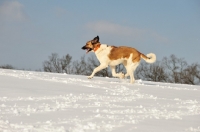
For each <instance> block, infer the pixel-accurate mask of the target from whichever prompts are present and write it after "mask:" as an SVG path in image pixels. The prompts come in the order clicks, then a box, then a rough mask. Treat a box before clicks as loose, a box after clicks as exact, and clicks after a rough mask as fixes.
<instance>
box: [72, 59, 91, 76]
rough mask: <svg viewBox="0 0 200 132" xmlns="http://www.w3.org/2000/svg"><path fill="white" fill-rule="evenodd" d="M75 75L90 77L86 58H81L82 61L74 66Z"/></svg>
mask: <svg viewBox="0 0 200 132" xmlns="http://www.w3.org/2000/svg"><path fill="white" fill-rule="evenodd" d="M72 72H73V74H77V75H89V74H88V65H87V62H86V61H85V56H82V57H81V60H80V61H74V62H73V66H72Z"/></svg>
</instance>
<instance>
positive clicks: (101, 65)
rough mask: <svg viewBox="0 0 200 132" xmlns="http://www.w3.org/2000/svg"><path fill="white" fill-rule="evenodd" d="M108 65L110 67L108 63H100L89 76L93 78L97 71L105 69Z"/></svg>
mask: <svg viewBox="0 0 200 132" xmlns="http://www.w3.org/2000/svg"><path fill="white" fill-rule="evenodd" d="M106 67H108V65H106V64H100V65H99V66H98V67H96V68H95V69H94V70H93V72H92V74H91V75H90V76H89V77H88V79H91V78H93V76H94V75H95V74H96V73H97V72H99V71H101V70H102V69H105V68H106Z"/></svg>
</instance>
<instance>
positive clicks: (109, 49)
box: [82, 36, 156, 83]
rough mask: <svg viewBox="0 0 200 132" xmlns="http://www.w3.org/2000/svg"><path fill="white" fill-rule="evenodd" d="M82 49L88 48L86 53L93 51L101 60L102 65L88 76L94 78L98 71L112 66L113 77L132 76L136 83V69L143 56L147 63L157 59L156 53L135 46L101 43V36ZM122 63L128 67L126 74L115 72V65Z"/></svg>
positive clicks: (132, 81)
mask: <svg viewBox="0 0 200 132" xmlns="http://www.w3.org/2000/svg"><path fill="white" fill-rule="evenodd" d="M82 49H83V50H87V51H86V53H89V52H91V51H93V52H94V53H95V54H96V57H97V59H98V60H99V62H100V65H99V66H98V67H96V68H95V69H94V70H93V72H92V74H91V75H90V76H88V79H91V78H93V76H94V75H95V73H97V72H98V71H100V70H102V69H105V68H106V67H108V66H110V68H111V71H112V76H113V77H118V78H120V79H122V78H125V77H128V76H130V83H134V81H135V78H134V71H135V69H136V68H137V66H138V65H139V62H140V60H141V58H142V59H144V60H145V61H146V62H147V63H154V62H155V61H156V55H155V54H154V53H149V54H147V55H144V54H142V53H141V52H139V51H138V50H136V49H135V48H131V47H126V46H119V47H116V46H109V45H107V44H101V43H100V42H99V36H97V37H95V38H94V39H93V40H90V41H88V42H87V43H86V45H85V46H83V47H82ZM121 63H123V65H124V67H125V68H126V72H127V73H126V74H123V73H116V72H115V66H116V65H119V64H121Z"/></svg>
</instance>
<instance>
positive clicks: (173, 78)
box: [162, 55, 188, 83]
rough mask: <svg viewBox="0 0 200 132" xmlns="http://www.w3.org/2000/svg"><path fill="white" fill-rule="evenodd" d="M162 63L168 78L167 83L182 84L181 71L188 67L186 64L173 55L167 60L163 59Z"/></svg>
mask: <svg viewBox="0 0 200 132" xmlns="http://www.w3.org/2000/svg"><path fill="white" fill-rule="evenodd" d="M162 63H163V65H164V66H165V68H166V73H167V74H168V76H169V78H168V80H167V82H171V83H183V82H182V78H183V71H184V69H185V68H186V67H187V66H188V64H187V62H186V61H185V60H184V59H183V58H177V57H176V56H175V55H171V56H170V57H169V58H167V57H164V58H163V60H162Z"/></svg>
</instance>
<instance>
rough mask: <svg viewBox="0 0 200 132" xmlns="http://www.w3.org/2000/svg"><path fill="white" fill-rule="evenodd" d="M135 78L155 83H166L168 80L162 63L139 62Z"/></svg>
mask: <svg viewBox="0 0 200 132" xmlns="http://www.w3.org/2000/svg"><path fill="white" fill-rule="evenodd" d="M135 76H136V78H137V79H143V80H147V81H156V82H166V81H167V78H168V77H167V74H166V72H165V69H164V67H163V65H162V63H161V62H159V61H157V62H156V63H154V64H147V63H145V62H141V64H140V65H139V67H138V69H137V70H136V72H135Z"/></svg>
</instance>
